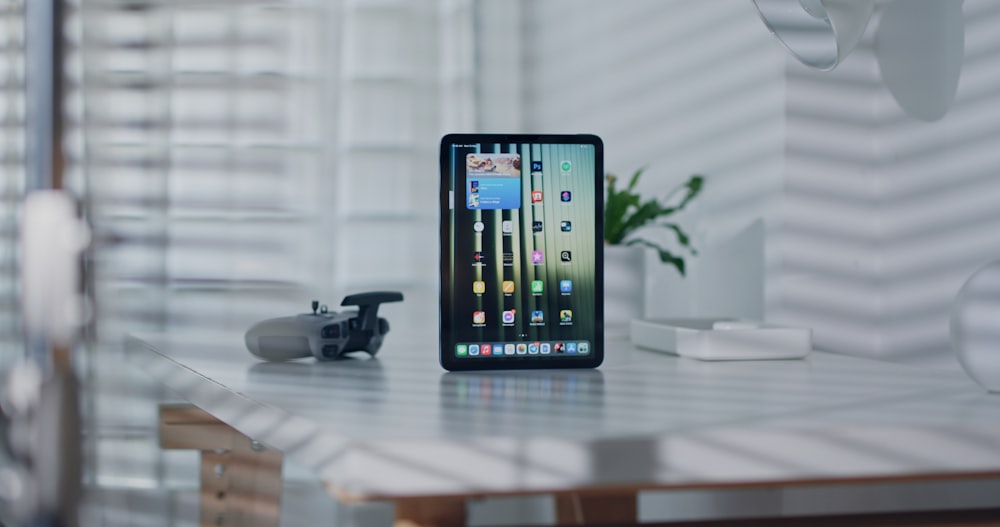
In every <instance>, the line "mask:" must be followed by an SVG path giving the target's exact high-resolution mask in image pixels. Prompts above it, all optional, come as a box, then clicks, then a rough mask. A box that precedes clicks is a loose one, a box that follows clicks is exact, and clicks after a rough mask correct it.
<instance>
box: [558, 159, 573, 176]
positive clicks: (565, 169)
mask: <svg viewBox="0 0 1000 527" xmlns="http://www.w3.org/2000/svg"><path fill="white" fill-rule="evenodd" d="M559 170H562V173H563V174H569V173H570V172H571V171H572V170H573V163H570V162H569V161H563V162H562V163H559Z"/></svg>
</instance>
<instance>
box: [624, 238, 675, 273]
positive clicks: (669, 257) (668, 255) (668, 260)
mask: <svg viewBox="0 0 1000 527" xmlns="http://www.w3.org/2000/svg"><path fill="white" fill-rule="evenodd" d="M625 245H642V246H644V247H649V248H652V249H655V250H656V252H657V253H658V254H659V255H660V261H661V262H663V263H665V264H668V265H672V266H674V268H675V269H677V272H678V273H680V274H681V276H686V275H685V272H684V270H685V265H684V258H683V257H681V256H675V255H674V253H672V252H670V251H668V250H666V249H664V248H663V247H660V246H659V245H658V244H656V243H653V242H651V241H648V240H644V239H642V238H632V239H631V240H629V241H628V242H626V243H625Z"/></svg>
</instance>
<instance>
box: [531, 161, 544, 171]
mask: <svg viewBox="0 0 1000 527" xmlns="http://www.w3.org/2000/svg"><path fill="white" fill-rule="evenodd" d="M531 171H532V172H541V171H542V162H541V161H532V162H531Z"/></svg>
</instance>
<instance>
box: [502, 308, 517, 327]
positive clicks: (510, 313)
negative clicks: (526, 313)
mask: <svg viewBox="0 0 1000 527" xmlns="http://www.w3.org/2000/svg"><path fill="white" fill-rule="evenodd" d="M514 313H517V310H516V309H508V310H507V311H504V312H503V323H504V324H513V323H514Z"/></svg>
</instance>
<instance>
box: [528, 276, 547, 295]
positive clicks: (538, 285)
mask: <svg viewBox="0 0 1000 527" xmlns="http://www.w3.org/2000/svg"><path fill="white" fill-rule="evenodd" d="M531 292H532V293H534V294H536V295H540V294H542V293H544V292H545V283H543V282H542V281H541V280H532V281H531Z"/></svg>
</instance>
